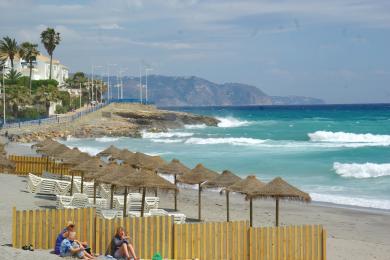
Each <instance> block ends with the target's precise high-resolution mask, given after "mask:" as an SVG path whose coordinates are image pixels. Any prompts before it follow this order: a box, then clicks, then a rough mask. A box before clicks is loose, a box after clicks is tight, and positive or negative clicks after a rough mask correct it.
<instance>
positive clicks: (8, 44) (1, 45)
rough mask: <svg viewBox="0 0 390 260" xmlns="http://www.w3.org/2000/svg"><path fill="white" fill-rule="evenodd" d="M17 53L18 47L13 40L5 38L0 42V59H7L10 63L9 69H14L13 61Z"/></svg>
mask: <svg viewBox="0 0 390 260" xmlns="http://www.w3.org/2000/svg"><path fill="white" fill-rule="evenodd" d="M18 51H19V46H18V44H17V43H16V40H15V39H11V38H10V37H8V36H7V37H4V38H3V39H2V40H0V59H1V60H6V59H7V58H9V59H10V61H11V69H13V68H14V59H15V55H16V54H17V53H18Z"/></svg>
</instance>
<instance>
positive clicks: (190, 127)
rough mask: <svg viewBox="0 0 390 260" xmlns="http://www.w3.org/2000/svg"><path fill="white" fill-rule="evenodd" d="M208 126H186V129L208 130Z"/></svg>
mask: <svg viewBox="0 0 390 260" xmlns="http://www.w3.org/2000/svg"><path fill="white" fill-rule="evenodd" d="M206 127H207V125H205V124H198V125H185V126H184V128H187V129H203V128H206Z"/></svg>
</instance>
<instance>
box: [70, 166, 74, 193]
mask: <svg viewBox="0 0 390 260" xmlns="http://www.w3.org/2000/svg"><path fill="white" fill-rule="evenodd" d="M73 182H74V172H73V171H72V181H71V182H70V196H72V195H73Z"/></svg>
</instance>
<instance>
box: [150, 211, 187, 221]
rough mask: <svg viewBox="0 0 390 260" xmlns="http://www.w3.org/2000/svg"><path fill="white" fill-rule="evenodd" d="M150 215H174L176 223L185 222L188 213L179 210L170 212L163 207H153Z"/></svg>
mask: <svg viewBox="0 0 390 260" xmlns="http://www.w3.org/2000/svg"><path fill="white" fill-rule="evenodd" d="M149 214H150V216H173V221H174V222H175V224H183V223H185V222H186V215H184V214H183V213H177V212H168V211H166V210H163V209H151V210H149Z"/></svg>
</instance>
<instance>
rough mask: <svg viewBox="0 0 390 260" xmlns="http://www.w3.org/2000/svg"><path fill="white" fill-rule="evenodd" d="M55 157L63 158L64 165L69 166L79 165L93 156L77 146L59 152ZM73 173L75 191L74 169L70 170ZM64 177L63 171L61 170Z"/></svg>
mask: <svg viewBox="0 0 390 260" xmlns="http://www.w3.org/2000/svg"><path fill="white" fill-rule="evenodd" d="M54 158H56V159H59V160H61V163H62V164H63V165H66V166H68V167H72V166H75V165H78V164H80V163H83V162H85V161H87V160H89V159H90V158H91V156H90V155H89V154H87V153H83V152H81V151H80V150H79V149H77V148H73V149H69V150H67V151H65V152H63V153H61V154H58V155H56V156H54ZM70 173H71V175H72V181H71V193H72V192H73V179H74V171H71V172H70ZM61 177H62V172H61ZM83 186H84V184H83V178H82V179H81V192H83Z"/></svg>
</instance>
